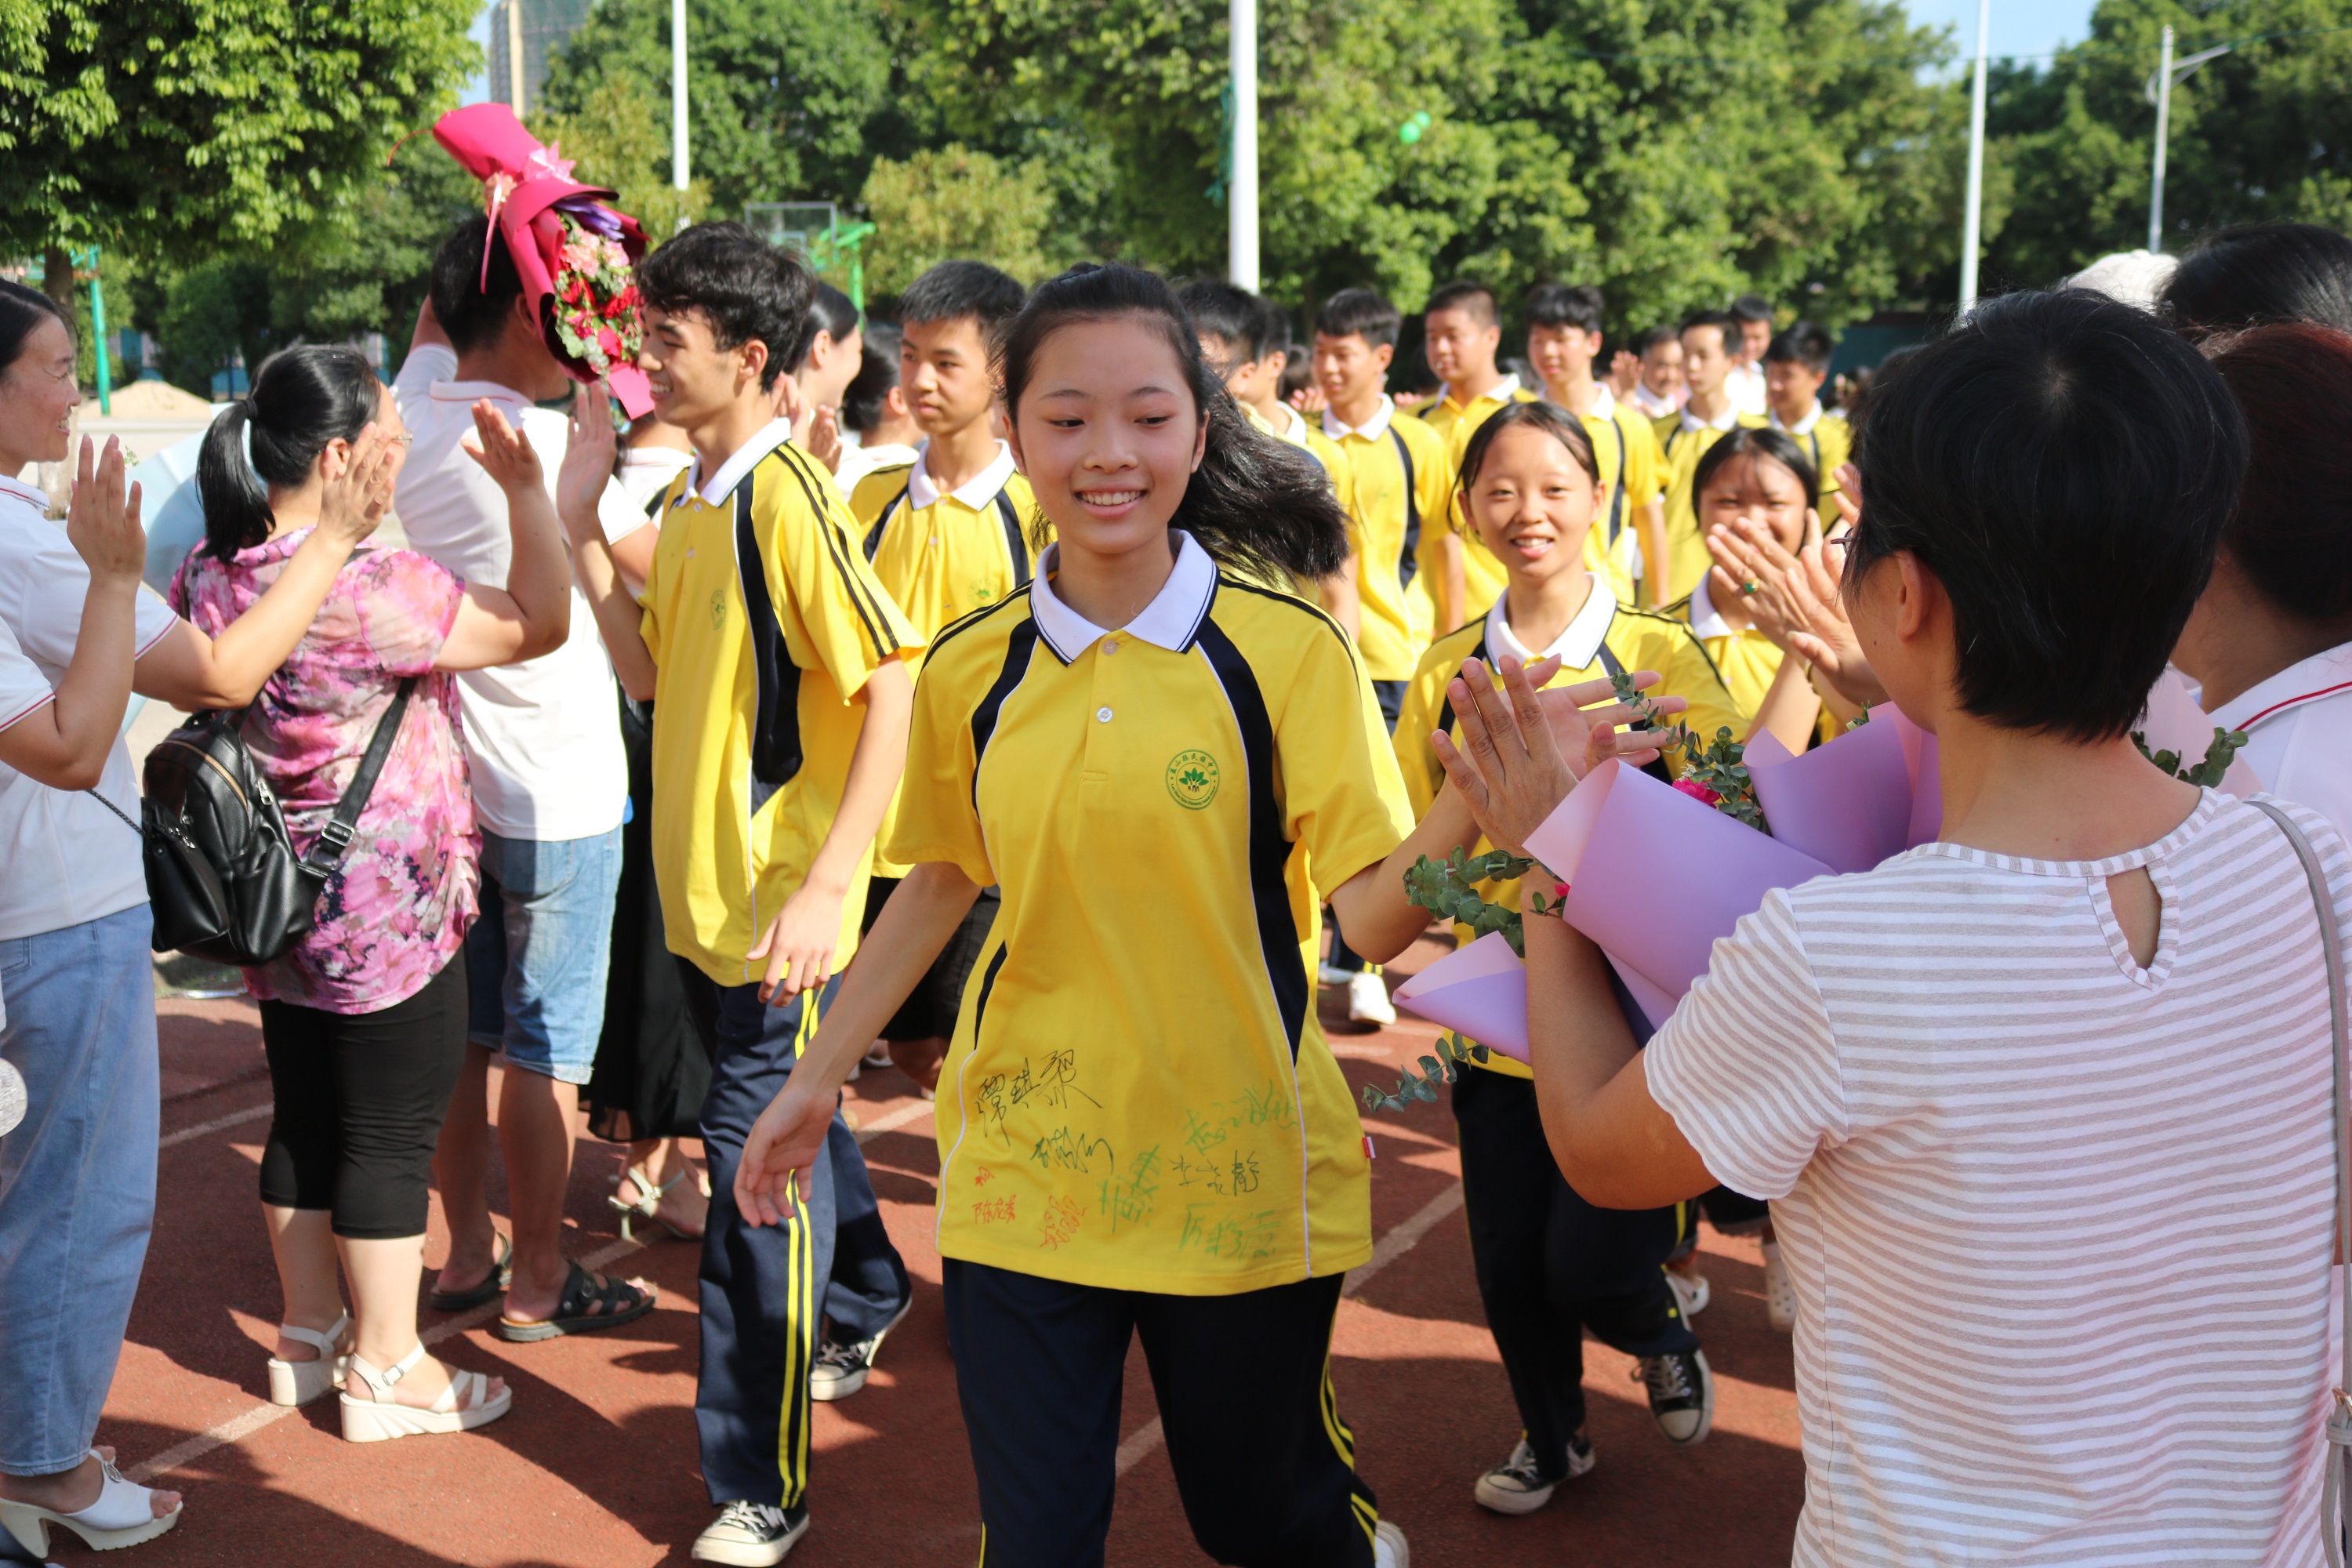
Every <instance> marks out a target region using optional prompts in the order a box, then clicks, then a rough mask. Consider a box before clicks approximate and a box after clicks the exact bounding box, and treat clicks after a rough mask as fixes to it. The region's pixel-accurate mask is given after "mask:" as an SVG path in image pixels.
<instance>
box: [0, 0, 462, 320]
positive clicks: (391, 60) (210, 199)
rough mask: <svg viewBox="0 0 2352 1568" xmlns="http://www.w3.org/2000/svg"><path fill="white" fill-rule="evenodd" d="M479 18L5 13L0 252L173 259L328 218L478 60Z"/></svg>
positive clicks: (370, 2) (15, 2) (258, 10)
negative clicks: (108, 252)
mask: <svg viewBox="0 0 2352 1568" xmlns="http://www.w3.org/2000/svg"><path fill="white" fill-rule="evenodd" d="M477 9H478V7H477V5H476V4H475V0H142V3H140V4H137V5H125V4H121V3H119V0H0V57H5V63H0V153H5V155H6V158H7V163H8V169H9V177H8V179H7V180H6V181H5V182H0V250H5V251H7V252H11V253H14V254H17V255H23V254H26V253H28V252H29V253H39V254H43V255H45V256H46V257H47V269H48V273H49V276H50V279H51V280H52V282H55V281H56V280H57V279H58V276H59V274H60V272H61V270H62V269H63V268H64V267H65V247H68V246H69V245H87V244H89V243H91V242H93V241H95V242H97V243H99V244H100V245H103V246H105V247H108V248H110V249H116V248H121V249H127V250H129V251H131V252H132V253H134V254H138V255H142V256H152V257H160V256H163V255H165V254H167V253H169V254H174V255H176V256H179V257H181V258H189V257H202V256H205V255H218V254H226V253H230V252H234V251H236V250H237V249H239V248H240V247H261V246H265V245H271V244H275V243H278V242H279V241H280V240H281V239H282V237H284V236H286V235H287V234H289V232H291V231H293V230H296V229H299V228H300V227H301V226H304V225H306V224H309V223H311V222H314V221H316V220H319V219H320V218H322V217H326V216H331V212H332V210H333V208H334V205H335V203H336V201H337V200H338V198H339V197H340V196H341V195H343V194H344V193H346V192H348V191H349V190H351V189H352V187H353V186H354V185H355V184H358V183H360V182H361V181H362V179H363V177H364V175H365V174H366V173H367V172H368V171H369V170H370V169H371V168H373V167H374V166H376V165H377V164H379V163H381V161H382V159H383V154H384V152H385V150H386V149H387V148H388V147H390V146H391V145H392V143H393V142H394V140H395V139H396V138H397V137H398V136H399V135H400V134H401V132H404V131H406V130H410V129H414V128H415V126H416V125H417V124H418V123H419V122H420V121H421V120H422V119H423V118H424V116H425V112H426V110H427V108H428V106H430V105H431V104H433V103H434V102H436V100H440V99H441V98H442V97H443V95H444V94H445V93H446V91H447V89H449V87H450V86H452V85H453V84H454V82H455V80H456V79H457V77H458V76H460V75H461V74H462V73H463V72H464V71H466V70H467V68H470V67H471V66H473V65H474V64H475V63H477V61H478V58H479V55H478V51H477V50H476V49H475V48H474V47H473V45H472V44H471V43H469V42H468V41H467V37H466V28H467V25H468V24H469V23H470V22H471V21H472V19H473V16H474V13H475V11H476V10H477Z"/></svg>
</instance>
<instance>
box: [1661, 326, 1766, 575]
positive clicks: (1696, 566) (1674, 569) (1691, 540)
mask: <svg viewBox="0 0 2352 1568" xmlns="http://www.w3.org/2000/svg"><path fill="white" fill-rule="evenodd" d="M1676 336H1677V337H1679V338H1680V339H1681V340H1682V350H1683V379H1684V380H1685V382H1686V383H1687V384H1689V386H1690V396H1689V397H1688V398H1687V399H1686V400H1685V402H1684V404H1683V407H1682V412H1681V413H1679V414H1676V415H1673V416H1668V417H1667V418H1664V419H1660V420H1656V421H1654V423H1653V424H1652V426H1651V428H1652V429H1653V430H1654V431H1655V432H1656V434H1657V437H1658V446H1659V447H1660V449H1661V450H1662V451H1663V452H1664V455H1665V473H1664V488H1665V492H1666V570H1665V572H1664V576H1663V579H1661V578H1660V577H1659V576H1658V575H1657V574H1650V575H1647V576H1645V577H1644V579H1643V594H1644V596H1645V597H1646V598H1647V599H1648V600H1649V604H1650V607H1652V608H1656V607H1657V606H1659V605H1671V604H1673V603H1674V602H1675V600H1676V599H1679V598H1681V597H1682V596H1683V595H1685V594H1687V593H1689V592H1690V591H1691V589H1692V588H1693V587H1695V586H1696V584H1697V583H1698V580H1699V579H1700V578H1701V577H1702V576H1705V575H1706V573H1707V571H1708V570H1709V569H1710V568H1712V567H1713V566H1714V564H1715V559H1714V557H1713V556H1710V555H1709V554H1708V553H1707V552H1706V541H1705V540H1703V539H1701V538H1700V537H1699V532H1698V510H1697V506H1696V500H1694V497H1693V491H1692V479H1693V476H1694V475H1696V473H1697V472H1698V460H1699V458H1701V457H1702V456H1704V455H1705V453H1706V449H1707V448H1708V447H1712V446H1713V445H1715V443H1716V440H1717V437H1720V436H1721V435H1722V434H1723V433H1724V432H1725V431H1726V430H1728V429H1730V428H1732V427H1733V426H1735V425H1750V426H1760V425H1762V424H1763V423H1764V416H1763V415H1762V414H1760V413H1759V414H1749V413H1748V412H1746V411H1745V410H1743V409H1741V408H1740V407H1739V406H1738V405H1737V404H1736V403H1734V402H1733V400H1732V396H1731V389H1730V386H1729V380H1730V376H1731V372H1732V369H1733V366H1734V364H1735V363H1736V361H1735V358H1734V355H1735V354H1736V353H1737V352H1738V343H1739V323H1738V320H1737V319H1736V318H1735V317H1733V316H1732V315H1731V314H1730V313H1729V312H1727V311H1724V310H1696V311H1693V312H1692V313H1691V314H1690V315H1687V316H1685V317H1684V318H1683V324H1682V330H1681V331H1679V332H1678V333H1677V334H1676ZM1759 380H1760V378H1759Z"/></svg>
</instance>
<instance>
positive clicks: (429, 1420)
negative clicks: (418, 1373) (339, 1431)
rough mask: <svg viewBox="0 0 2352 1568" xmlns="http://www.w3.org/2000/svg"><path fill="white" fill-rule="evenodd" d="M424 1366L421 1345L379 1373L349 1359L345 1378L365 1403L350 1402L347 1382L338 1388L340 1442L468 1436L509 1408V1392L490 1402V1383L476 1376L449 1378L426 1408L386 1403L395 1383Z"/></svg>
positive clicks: (511, 1397) (511, 1399)
mask: <svg viewBox="0 0 2352 1568" xmlns="http://www.w3.org/2000/svg"><path fill="white" fill-rule="evenodd" d="M424 1360H425V1342H424V1341H423V1340H419V1341H417V1342H416V1348H415V1350H413V1351H410V1352H408V1353H407V1354H406V1355H404V1356H402V1357H401V1358H400V1360H399V1361H397V1362H395V1363H393V1364H392V1366H390V1367H389V1368H387V1369H386V1370H384V1371H383V1372H378V1371H376V1369H375V1368H374V1367H373V1366H370V1365H369V1364H368V1363H367V1362H366V1361H364V1360H363V1359H362V1358H361V1357H359V1356H356V1355H354V1356H352V1361H351V1374H350V1375H351V1376H352V1377H356V1378H358V1379H360V1380H361V1381H362V1383H364V1384H367V1386H368V1389H369V1391H370V1393H371V1394H373V1395H374V1397H373V1398H369V1399H354V1398H353V1397H352V1394H351V1384H350V1383H349V1381H348V1380H346V1382H345V1383H344V1385H343V1441H344V1442H346V1443H381V1442H383V1441H385V1440H387V1439H389V1438H393V1437H414V1436H418V1435H420V1434H423V1433H429V1432H470V1431H472V1430H473V1429H474V1428H475V1427H477V1426H488V1425H489V1424H490V1423H491V1422H493V1421H495V1420H497V1419H498V1418H499V1416H501V1415H505V1414H506V1413H507V1412H508V1411H509V1410H510V1409H512V1408H513V1407H514V1390H513V1389H511V1388H508V1389H501V1390H500V1391H499V1395H498V1397H497V1398H495V1399H493V1398H491V1397H490V1380H489V1379H488V1377H487V1376H485V1375H484V1374H482V1373H478V1372H457V1371H452V1372H451V1373H449V1386H448V1387H446V1388H445V1389H443V1390H442V1391H441V1397H440V1398H438V1399H436V1400H435V1401H434V1402H433V1403H432V1404H431V1405H425V1406H418V1405H401V1404H398V1403H395V1402H394V1400H393V1399H392V1391H393V1390H394V1388H396V1387H398V1386H399V1384H400V1380H401V1379H402V1378H404V1377H406V1376H407V1375H408V1374H409V1373H412V1372H415V1370H416V1368H417V1365H418V1363H421V1362H423V1361H424Z"/></svg>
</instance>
